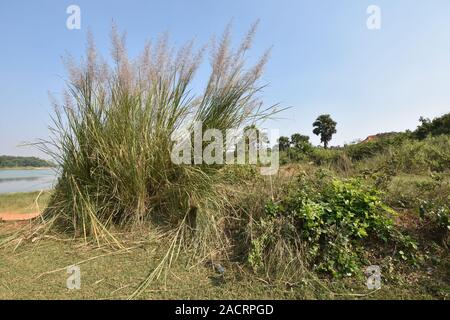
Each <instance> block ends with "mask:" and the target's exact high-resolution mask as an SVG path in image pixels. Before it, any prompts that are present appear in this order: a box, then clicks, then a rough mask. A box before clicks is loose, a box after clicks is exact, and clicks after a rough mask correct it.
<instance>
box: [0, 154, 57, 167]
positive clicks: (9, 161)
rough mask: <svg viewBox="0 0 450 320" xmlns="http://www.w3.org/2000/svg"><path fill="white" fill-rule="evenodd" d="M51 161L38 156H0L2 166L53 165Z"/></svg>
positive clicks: (0, 165)
mask: <svg viewBox="0 0 450 320" xmlns="http://www.w3.org/2000/svg"><path fill="white" fill-rule="evenodd" d="M53 166H54V164H53V163H51V162H50V161H47V160H43V159H39V158H37V157H15V156H0V168H6V167H53Z"/></svg>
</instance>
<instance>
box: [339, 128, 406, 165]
mask: <svg viewBox="0 0 450 320" xmlns="http://www.w3.org/2000/svg"><path fill="white" fill-rule="evenodd" d="M407 137H408V134H407V133H392V134H388V135H387V136H385V137H383V136H381V137H379V138H378V139H376V140H373V141H368V142H360V143H356V144H350V145H347V146H345V147H344V151H345V152H346V153H347V155H348V156H349V157H350V158H351V159H352V161H359V160H362V159H367V158H371V157H373V156H375V155H376V154H379V153H382V152H384V151H386V150H387V149H389V148H390V147H396V146H399V145H401V144H402V143H403V142H404V141H405V139H407Z"/></svg>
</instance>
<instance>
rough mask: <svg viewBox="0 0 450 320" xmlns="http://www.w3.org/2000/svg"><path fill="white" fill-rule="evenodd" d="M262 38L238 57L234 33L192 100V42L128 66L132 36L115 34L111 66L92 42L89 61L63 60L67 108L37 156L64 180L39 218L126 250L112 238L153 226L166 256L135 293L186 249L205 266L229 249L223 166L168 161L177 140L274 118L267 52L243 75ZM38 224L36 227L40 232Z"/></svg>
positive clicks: (61, 108) (151, 52)
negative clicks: (197, 126) (266, 82)
mask: <svg viewBox="0 0 450 320" xmlns="http://www.w3.org/2000/svg"><path fill="white" fill-rule="evenodd" d="M255 30H256V24H255V25H254V26H253V27H252V28H251V29H250V32H249V33H248V35H247V36H246V37H245V38H244V41H243V42H242V44H241V45H240V46H239V47H238V49H236V50H234V49H232V47H231V36H230V34H231V27H230V26H228V27H227V28H226V30H225V32H224V34H223V36H222V40H221V42H220V44H219V45H218V46H217V47H215V46H213V47H212V50H211V57H212V60H211V73H210V76H209V79H208V82H207V85H206V88H205V89H204V92H202V93H199V94H194V93H193V92H192V91H191V88H192V86H191V85H192V82H193V81H194V78H195V73H196V71H197V69H198V67H199V65H200V63H201V62H202V57H203V52H204V49H200V50H194V43H193V42H192V41H191V42H188V43H187V44H186V45H184V46H182V47H181V48H180V49H179V50H178V51H175V50H174V49H171V48H170V46H169V40H168V36H167V35H163V36H162V37H160V38H159V40H158V41H157V45H156V47H152V46H151V44H150V43H148V44H147V45H146V46H145V48H144V50H143V52H142V54H141V55H140V56H139V57H138V58H136V59H130V58H129V56H128V53H127V50H126V36H125V34H119V32H118V31H117V28H116V27H113V28H112V32H111V45H112V47H111V56H112V61H113V65H111V66H110V65H108V64H107V63H105V62H104V60H102V59H101V58H100V57H99V55H98V54H97V51H96V48H95V44H94V41H93V37H92V35H91V34H89V35H88V43H87V52H86V57H85V58H84V59H82V60H81V61H80V63H78V64H77V63H76V62H75V60H74V59H73V58H70V57H69V58H68V59H66V60H65V61H66V65H67V69H68V75H69V79H68V81H67V91H66V93H65V95H64V102H63V104H62V105H57V106H56V107H55V114H54V116H53V126H52V127H51V132H52V137H51V138H50V139H49V140H45V141H41V143H40V144H39V148H40V149H41V150H44V151H45V152H47V153H49V154H51V155H52V156H53V157H54V160H55V161H56V162H57V163H58V165H59V167H60V177H59V179H58V182H57V184H56V186H55V190H54V193H53V196H52V198H51V200H50V203H49V205H48V208H47V209H46V210H45V212H44V214H43V216H42V218H43V220H44V221H46V222H47V223H49V224H50V226H48V228H46V229H49V230H52V229H59V230H61V228H62V230H64V231H65V232H69V233H71V234H73V236H74V237H80V236H81V237H83V238H84V239H85V240H86V242H90V241H92V240H94V241H95V242H97V243H98V244H100V243H104V242H106V243H110V244H111V245H113V246H117V247H121V246H122V244H121V243H120V241H118V240H117V239H116V237H114V231H115V230H117V228H121V227H134V226H139V225H142V224H143V223H152V224H154V225H156V226H157V227H158V228H162V229H163V230H166V231H167V234H168V237H169V238H170V239H171V240H169V243H170V246H169V250H168V253H167V255H166V256H165V257H164V259H163V260H162V261H161V264H160V266H159V267H158V268H157V269H156V270H155V271H154V272H152V274H151V275H150V276H149V278H148V279H147V281H146V282H144V283H143V284H142V286H141V287H139V290H138V291H137V292H136V294H137V293H139V292H140V291H142V290H144V289H145V287H146V286H147V285H148V283H149V281H150V280H152V279H153V278H158V277H159V276H160V275H161V272H162V270H163V269H164V268H165V267H170V264H171V263H172V260H173V259H174V258H175V257H176V256H177V254H178V253H179V252H180V250H181V248H184V249H186V250H189V251H192V252H193V255H192V256H193V257H194V256H196V257H205V256H207V255H208V254H209V253H210V252H211V251H215V250H219V251H220V250H223V248H226V246H227V239H226V237H225V236H224V230H223V229H224V228H223V226H224V223H225V220H226V218H227V214H226V212H225V210H224V209H223V208H224V206H225V203H226V198H224V197H223V196H222V195H220V194H219V191H218V190H219V189H220V188H217V186H218V185H219V184H220V183H221V181H220V179H219V178H218V175H217V172H218V170H220V166H217V165H205V164H201V165H176V164H174V163H173V162H172V161H171V156H170V153H171V150H172V147H173V144H174V142H173V141H172V139H171V136H172V134H173V133H177V132H180V131H181V130H182V129H187V130H188V131H192V130H193V127H194V122H195V121H202V123H203V129H204V130H206V129H209V128H215V129H218V130H221V131H222V132H224V133H225V130H227V129H233V128H243V127H244V126H245V125H248V124H249V123H250V122H251V123H254V122H255V121H257V120H261V119H263V118H265V117H267V116H269V115H271V114H272V113H273V112H274V109H273V108H272V107H269V108H267V109H265V110H262V109H261V102H260V100H259V97H258V93H259V91H260V90H261V89H262V88H263V86H261V85H259V84H258V80H259V78H260V76H261V71H262V68H263V67H264V64H265V63H266V61H267V57H268V52H266V53H265V54H264V55H263V56H262V58H261V59H260V60H259V61H258V62H256V64H255V65H254V66H250V67H249V68H246V66H245V65H246V61H245V57H246V53H247V51H248V50H249V49H250V47H251V42H252V40H253V36H254V33H255ZM40 223H41V222H39V224H40Z"/></svg>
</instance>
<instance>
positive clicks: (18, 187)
mask: <svg viewBox="0 0 450 320" xmlns="http://www.w3.org/2000/svg"><path fill="white" fill-rule="evenodd" d="M56 178H57V172H56V170H55V169H32V170H15V169H11V170H10V169H0V194H1V193H13V192H32V191H40V190H48V189H52V188H53V187H54V184H55V182H56Z"/></svg>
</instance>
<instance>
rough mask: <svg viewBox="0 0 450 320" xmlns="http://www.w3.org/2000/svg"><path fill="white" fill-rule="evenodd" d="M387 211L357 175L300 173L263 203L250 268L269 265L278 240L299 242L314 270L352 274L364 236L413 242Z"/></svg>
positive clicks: (288, 243) (402, 243) (407, 246)
mask: <svg viewBox="0 0 450 320" xmlns="http://www.w3.org/2000/svg"><path fill="white" fill-rule="evenodd" d="M393 215H395V212H394V211H393V210H392V209H391V208H390V207H388V206H387V205H386V204H384V203H383V202H382V200H381V193H380V192H379V191H377V190H375V189H374V188H372V187H370V186H367V185H364V184H363V183H362V181H361V180H359V179H348V180H346V179H343V180H340V179H336V178H331V177H330V176H329V175H327V174H324V172H323V171H321V170H319V171H318V174H317V175H316V176H315V177H314V178H313V179H311V178H308V177H307V176H305V175H301V176H300V177H299V179H298V181H297V183H296V184H295V185H293V186H292V188H291V190H290V192H289V194H288V195H287V196H286V197H284V198H282V199H280V200H279V201H269V202H268V203H267V205H266V209H265V215H264V216H263V217H261V219H260V220H259V223H258V229H257V232H256V236H254V237H253V241H252V250H251V251H250V253H249V256H248V261H249V263H250V265H251V266H252V267H253V268H254V269H255V270H258V269H261V268H264V267H269V268H271V266H267V263H268V262H269V261H270V260H273V259H272V258H271V256H272V254H273V252H274V251H275V250H274V247H275V246H278V245H277V243H279V242H280V241H282V242H284V246H285V247H286V246H290V247H291V248H293V247H294V248H299V247H302V248H303V257H304V258H305V259H306V260H307V261H308V263H309V265H310V266H312V267H313V269H315V270H316V271H319V272H325V273H329V274H331V275H333V276H337V277H341V276H349V275H353V274H355V273H356V272H357V271H358V270H359V268H360V266H361V264H362V263H363V262H364V261H365V260H364V259H365V257H366V256H367V254H366V253H365V251H364V243H365V242H364V240H365V239H368V238H370V239H371V240H375V241H383V242H385V243H386V242H388V241H390V242H391V243H397V244H398V245H399V247H404V248H405V250H404V251H402V253H404V252H409V249H411V248H412V247H414V246H415V243H414V242H413V241H412V240H410V239H409V238H408V237H406V236H403V235H402V234H401V233H400V232H398V231H397V230H396V229H395V228H394V226H393V220H392V216H393ZM292 251H295V250H294V249H293V250H292ZM406 254H408V253H406ZM291 256H292V254H291ZM279 263H280V264H282V262H279Z"/></svg>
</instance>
